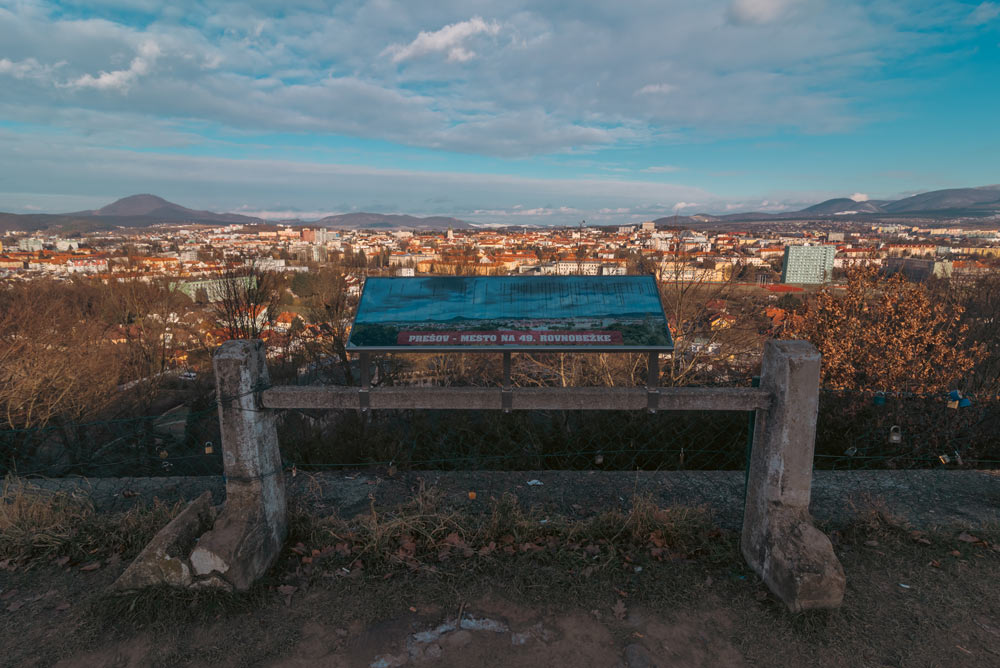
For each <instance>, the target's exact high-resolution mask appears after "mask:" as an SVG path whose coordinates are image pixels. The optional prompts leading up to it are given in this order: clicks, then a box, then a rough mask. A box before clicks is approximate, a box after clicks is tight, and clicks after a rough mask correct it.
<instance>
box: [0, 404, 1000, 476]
mask: <svg viewBox="0 0 1000 668" xmlns="http://www.w3.org/2000/svg"><path fill="white" fill-rule="evenodd" d="M752 434H753V414H752V413H747V412H707V411H705V412H702V411H659V412H656V413H654V414H649V413H646V412H640V411H631V412H629V411H526V412H514V413H510V414H505V413H502V412H499V411H496V412H490V411H429V410H422V411H412V410H393V411H371V412H365V413H361V412H358V411H346V410H340V411H291V410H289V411H282V412H281V413H280V414H279V441H280V443H281V448H282V456H283V460H284V466H285V468H286V469H288V470H291V469H293V468H295V469H296V470H302V471H309V470H315V471H322V470H340V469H371V468H381V467H384V468H389V467H392V468H395V469H398V470H512V471H513V470H605V471H636V470H640V471H661V470H670V471H681V470H687V471H709V470H714V471H720V470H721V471H725V470H744V469H745V468H746V466H747V461H748V455H749V448H750V444H751V441H752ZM815 468H816V469H817V470H820V471H822V470H900V469H926V470H942V469H947V470H956V469H957V470H961V469H995V468H1000V397H987V398H983V397H963V396H961V395H959V394H957V393H951V394H942V395H913V394H907V395H902V394H895V395H885V394H881V393H875V392H843V391H831V390H824V391H823V392H822V393H821V395H820V410H819V419H818V425H817V439H816V455H815ZM7 474H15V475H18V476H21V477H50V478H52V477H56V478H58V477H67V476H79V477H86V478H121V477H166V476H176V477H183V476H220V475H222V474H223V467H222V457H221V447H220V443H219V425H218V411H217V407H216V405H215V403H214V401H206V400H203V401H200V402H194V404H193V405H191V406H181V407H178V408H175V409H173V410H171V411H170V412H168V413H165V414H161V415H155V416H139V417H133V418H127V419H117V420H106V421H94V422H88V423H82V424H57V425H48V426H46V427H44V428H41V429H13V430H11V429H8V430H0V475H7Z"/></svg>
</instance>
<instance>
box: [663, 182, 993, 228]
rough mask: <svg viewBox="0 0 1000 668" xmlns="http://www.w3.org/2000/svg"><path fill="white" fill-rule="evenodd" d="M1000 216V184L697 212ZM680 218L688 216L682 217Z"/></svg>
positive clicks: (700, 218) (733, 217)
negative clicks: (773, 208) (794, 207)
mask: <svg viewBox="0 0 1000 668" xmlns="http://www.w3.org/2000/svg"><path fill="white" fill-rule="evenodd" d="M994 215H1000V185H992V186H980V187H977V188H948V189H946V190H932V191H930V192H925V193H920V194H919V195H913V196H912V197H904V198H903V199H898V200H863V201H857V200H854V199H851V198H849V197H838V198H835V199H828V200H826V201H825V202H820V203H819V204H814V205H812V206H810V207H806V208H805V209H802V210H800V211H789V212H784V213H762V212H747V213H731V214H726V215H722V216H712V215H707V214H696V215H694V216H689V217H688V218H690V219H692V220H693V221H695V222H700V223H706V222H715V221H760V220H802V219H809V218H826V217H833V216H837V217H847V218H851V217H887V218H897V217H908V218H961V217H968V218H983V217H986V216H994ZM680 218H684V216H681V217H680ZM676 220H677V217H665V218H659V219H657V220H656V222H657V223H659V224H662V225H672V224H675V221H676Z"/></svg>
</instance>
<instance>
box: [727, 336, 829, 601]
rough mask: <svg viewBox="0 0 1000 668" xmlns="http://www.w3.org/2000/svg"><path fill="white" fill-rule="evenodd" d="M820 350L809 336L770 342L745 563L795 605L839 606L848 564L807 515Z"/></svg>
mask: <svg viewBox="0 0 1000 668" xmlns="http://www.w3.org/2000/svg"><path fill="white" fill-rule="evenodd" d="M819 371H820V354H819V351H818V350H816V348H815V347H814V346H813V345H812V344H811V343H809V342H807V341H767V343H766V344H765V347H764V363H763V370H762V372H761V383H760V384H761V388H762V389H765V390H767V391H768V392H769V393H770V394H771V397H772V404H771V407H770V408H769V409H768V410H758V411H757V421H756V428H755V433H754V440H753V452H752V454H751V457H750V473H749V478H748V482H747V499H746V508H745V510H744V514H743V535H742V541H741V549H742V551H743V556H744V558H745V559H746V560H747V563H748V564H750V566H751V567H752V568H753V569H754V570H755V571H756V572H757V573H758V574H759V575H760V576H761V577H762V578H763V579H764V582H765V583H766V584H767V586H768V587H769V588H770V589H771V591H772V592H774V594H775V595H776V596H777V597H778V598H780V599H781V600H782V601H784V603H785V604H786V605H787V606H788V608H789V609H790V610H791V611H793V612H799V611H801V610H809V609H816V608H836V607H838V606H839V605H840V604H841V602H842V601H843V598H844V585H845V578H844V569H843V567H842V566H841V565H840V561H838V560H837V557H836V555H835V554H834V553H833V546H832V545H831V544H830V539H829V538H827V537H826V535H825V534H823V533H822V532H821V531H820V530H819V529H817V528H816V527H814V526H813V524H812V517H811V516H810V515H809V494H810V489H811V486H812V472H813V451H814V449H815V446H816V415H817V411H818V408H819Z"/></svg>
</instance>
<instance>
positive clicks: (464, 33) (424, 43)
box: [383, 16, 500, 63]
mask: <svg viewBox="0 0 1000 668" xmlns="http://www.w3.org/2000/svg"><path fill="white" fill-rule="evenodd" d="M498 32H500V24H499V23H497V22H496V21H491V22H486V21H484V20H483V19H482V18H480V17H478V16H474V17H473V18H471V19H469V20H468V21H460V22H459V23H452V24H450V25H446V26H445V27H443V28H441V29H440V30H435V31H434V32H423V31H421V33H420V34H419V35H417V37H416V39H414V40H413V41H412V42H410V43H409V44H407V45H406V46H403V45H401V44H393V45H391V46H389V47H388V48H387V49H386V50H385V51H384V52H383V53H387V54H392V62H394V63H401V62H403V61H404V60H409V59H411V58H419V57H420V56H425V55H428V54H431V53H439V52H440V53H443V52H446V53H447V54H448V60H449V61H452V62H460V63H463V62H466V61H468V60H472V59H473V58H475V57H476V53H475V52H474V51H472V50H471V49H468V48H466V46H465V42H466V40H468V39H469V38H470V37H473V36H474V35H479V34H481V33H485V34H487V35H496V34H497V33H498Z"/></svg>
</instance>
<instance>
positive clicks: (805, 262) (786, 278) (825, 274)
mask: <svg viewBox="0 0 1000 668" xmlns="http://www.w3.org/2000/svg"><path fill="white" fill-rule="evenodd" d="M836 254H837V248H836V246H786V247H785V260H784V263H783V265H782V269H781V282H782V283H813V284H815V283H826V282H827V281H829V280H831V279H832V278H833V258H834V256H835V255H836Z"/></svg>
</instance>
